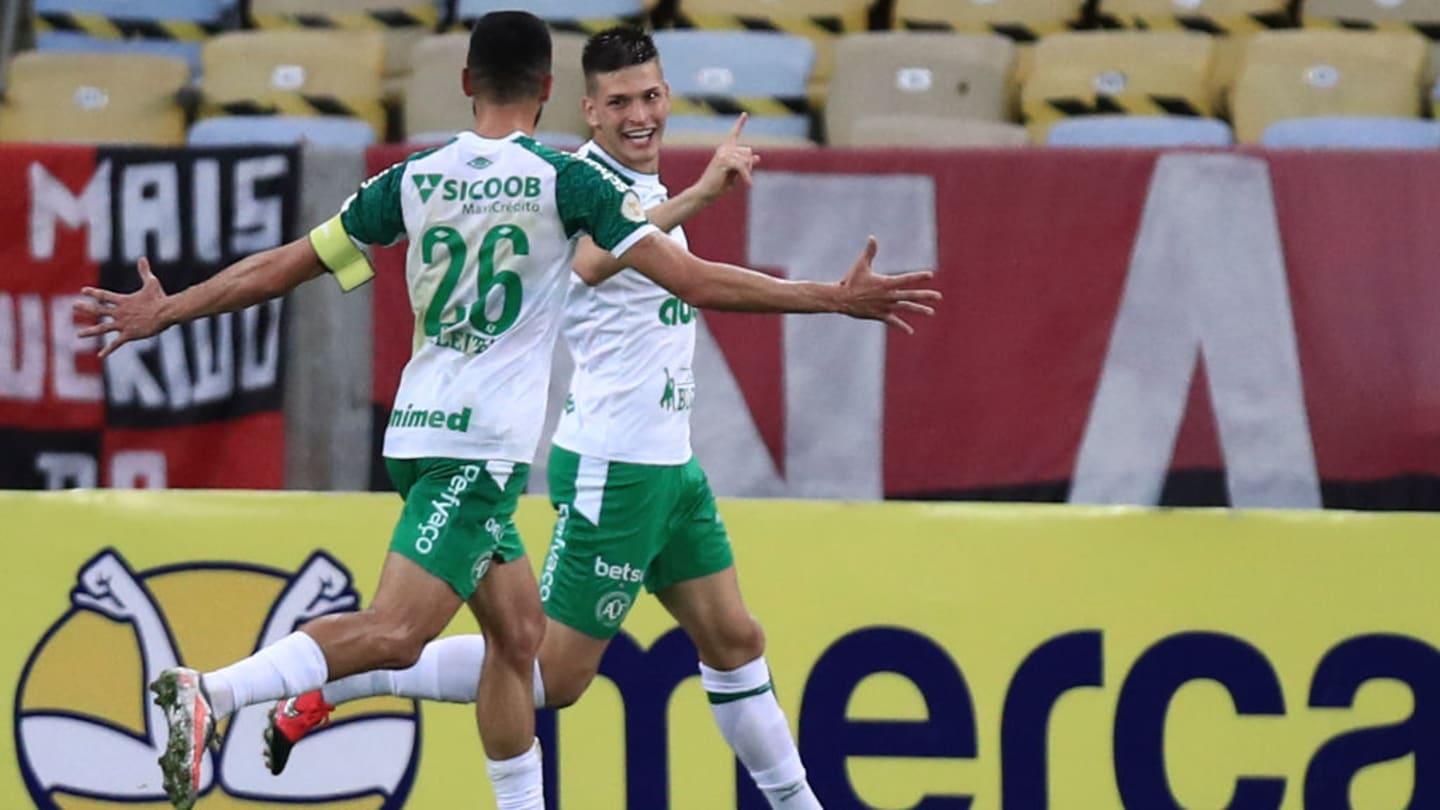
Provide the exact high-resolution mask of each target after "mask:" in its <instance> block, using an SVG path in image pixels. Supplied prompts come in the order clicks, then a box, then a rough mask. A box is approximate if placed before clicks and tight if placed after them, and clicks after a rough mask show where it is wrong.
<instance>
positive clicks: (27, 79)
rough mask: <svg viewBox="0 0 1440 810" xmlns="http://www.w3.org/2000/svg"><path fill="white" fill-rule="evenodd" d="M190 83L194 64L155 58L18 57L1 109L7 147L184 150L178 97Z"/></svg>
mask: <svg viewBox="0 0 1440 810" xmlns="http://www.w3.org/2000/svg"><path fill="white" fill-rule="evenodd" d="M189 80H190V68H189V65H188V64H186V62H184V61H183V60H180V59H175V58H171V57H166V56H157V55H154V54H107V53H50V52H42V51H28V52H26V53H22V54H18V55H16V56H15V58H14V59H12V60H11V61H10V65H9V81H8V86H7V88H6V93H5V98H4V101H3V103H0V141H32V142H41V141H50V142H54V141H62V142H80V143H141V144H153V145H179V144H182V143H184V141H185V112H184V110H183V109H182V108H181V106H180V104H179V103H178V102H177V95H178V93H179V92H180V90H181V88H182V87H184V86H185V85H186V84H187V83H188V82H189Z"/></svg>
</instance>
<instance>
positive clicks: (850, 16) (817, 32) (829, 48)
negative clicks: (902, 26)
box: [675, 0, 871, 105]
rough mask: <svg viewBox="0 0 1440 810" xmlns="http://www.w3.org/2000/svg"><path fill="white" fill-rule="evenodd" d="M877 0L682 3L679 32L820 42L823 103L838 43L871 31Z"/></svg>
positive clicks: (818, 99)
mask: <svg viewBox="0 0 1440 810" xmlns="http://www.w3.org/2000/svg"><path fill="white" fill-rule="evenodd" d="M870 6H871V0H785V2H783V3H779V2H776V1H775V0H682V2H681V3H680V4H679V7H678V8H677V10H676V12H675V25H676V27H678V28H704V29H712V30H733V31H781V32H784V33H788V34H799V35H800V36H803V37H807V38H809V40H810V41H811V42H813V43H815V70H814V72H813V73H812V74H811V76H810V98H811V99H812V100H813V101H814V102H815V103H816V104H817V105H820V104H823V103H824V99H825V94H826V88H827V87H828V86H829V84H830V77H831V75H833V73H834V65H835V55H834V40H835V38H836V37H838V36H840V35H843V34H851V33H858V32H861V31H864V30H866V29H867V28H869V22H870Z"/></svg>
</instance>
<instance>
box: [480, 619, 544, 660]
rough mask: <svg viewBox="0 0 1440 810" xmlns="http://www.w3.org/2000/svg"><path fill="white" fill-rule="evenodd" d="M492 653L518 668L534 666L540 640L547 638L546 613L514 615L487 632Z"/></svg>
mask: <svg viewBox="0 0 1440 810" xmlns="http://www.w3.org/2000/svg"><path fill="white" fill-rule="evenodd" d="M487 635H488V636H489V644H490V651H491V652H490V654H491V655H495V656H497V657H498V661H499V662H501V663H504V664H505V665H507V666H509V667H512V668H514V669H516V670H517V671H518V670H528V669H529V668H530V667H532V666H534V662H535V658H536V656H538V655H539V654H540V642H541V641H543V640H544V638H545V615H544V614H543V613H539V612H537V613H535V615H533V616H531V615H528V614H526V615H523V616H516V617H512V618H511V619H510V620H508V621H506V622H505V624H504V626H503V627H496V628H494V629H493V630H491V631H489V632H487Z"/></svg>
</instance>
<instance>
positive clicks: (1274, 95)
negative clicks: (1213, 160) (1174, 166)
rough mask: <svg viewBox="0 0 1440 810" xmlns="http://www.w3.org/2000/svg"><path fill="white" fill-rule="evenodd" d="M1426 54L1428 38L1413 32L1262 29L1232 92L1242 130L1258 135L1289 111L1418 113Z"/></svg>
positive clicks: (1247, 137)
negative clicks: (1262, 31) (1266, 30)
mask: <svg viewBox="0 0 1440 810" xmlns="http://www.w3.org/2000/svg"><path fill="white" fill-rule="evenodd" d="M1426 58H1427V56H1426V46H1425V40H1424V39H1423V38H1421V37H1420V36H1419V35H1418V34H1412V33H1404V32H1393V33H1376V32H1365V31H1316V30H1298V31H1270V32H1266V33H1262V34H1256V35H1255V36H1254V37H1252V38H1251V40H1250V43H1249V45H1248V46H1247V47H1246V49H1245V66H1244V68H1243V69H1242V70H1241V72H1240V76H1239V77H1238V78H1237V79H1236V82H1235V88H1234V90H1233V91H1232V92H1231V97H1230V110H1231V118H1232V121H1233V122H1234V124H1235V135H1236V137H1237V138H1238V139H1239V141H1240V142H1241V143H1257V142H1259V141H1260V139H1261V136H1262V134H1263V133H1264V131H1265V128H1266V127H1268V126H1269V125H1270V124H1272V123H1274V122H1276V121H1281V120H1284V119H1287V118H1313V117H1319V116H1355V115H1361V116H1385V117H1399V118H1414V117H1417V116H1418V115H1419V113H1420V97H1421V85H1422V80H1423V75H1424V72H1425V62H1426Z"/></svg>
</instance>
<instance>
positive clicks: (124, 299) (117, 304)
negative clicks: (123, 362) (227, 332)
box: [75, 239, 325, 357]
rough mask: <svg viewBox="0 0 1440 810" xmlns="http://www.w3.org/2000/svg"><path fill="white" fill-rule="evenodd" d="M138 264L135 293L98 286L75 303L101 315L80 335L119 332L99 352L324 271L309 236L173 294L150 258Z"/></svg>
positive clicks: (274, 293) (242, 304) (273, 293)
mask: <svg viewBox="0 0 1440 810" xmlns="http://www.w3.org/2000/svg"><path fill="white" fill-rule="evenodd" d="M138 269H139V272H140V289H138V290H136V291H135V292H133V293H117V292H114V291H113V290H105V289H99V288H96V287H85V288H84V289H82V290H80V294H81V295H83V296H85V298H84V299H82V300H80V301H77V302H76V304H75V311H76V312H80V313H83V314H86V315H93V316H95V317H97V318H100V319H101V320H100V322H99V323H95V324H92V325H90V326H87V327H85V328H83V329H81V330H80V336H81V337H93V336H96V335H107V334H114V335H115V339H114V340H111V341H110V342H109V343H106V344H105V345H104V346H103V347H102V348H101V349H100V356H101V357H106V356H108V355H109V354H111V353H112V352H114V351H115V350H116V349H118V348H120V347H121V346H123V345H125V344H126V343H129V342H130V341H132V340H140V339H141V338H147V337H150V336H151V335H155V334H158V333H160V332H161V331H162V330H164V329H166V328H167V327H169V326H172V325H174V324H177V323H184V322H186V321H191V320H194V319H196V318H203V317H205V316H206V315H216V314H219V313H221V312H234V311H236V310H241V309H245V308H246V307H249V306H253V305H255V304H258V303H261V302H262V301H268V300H269V299H271V298H276V297H278V296H281V295H284V294H285V293H287V292H289V291H290V290H292V289H294V288H295V287H298V286H299V285H301V284H303V283H304V282H306V281H309V280H310V279H312V278H315V277H316V276H318V275H320V274H321V273H322V272H324V270H325V266H324V265H323V264H322V263H321V262H320V257H319V256H318V255H316V253H315V248H314V247H313V246H312V245H311V244H310V240H309V239H296V240H295V241H293V242H290V243H289V244H285V245H281V246H279V247H276V248H271V249H270V250H265V251H261V252H260V253H256V254H253V255H250V256H247V257H245V258H243V259H241V260H240V261H238V262H235V263H234V264H232V265H230V266H229V267H226V268H225V269H224V270H221V271H220V272H219V273H216V274H215V275H214V276H212V277H211V278H209V279H207V280H206V281H203V282H201V283H199V284H196V285H195V286H193V287H190V288H188V289H185V290H182V291H180V292H178V293H175V294H174V295H167V294H166V293H165V290H164V289H163V288H162V287H161V286H160V280H159V279H157V278H156V277H155V274H154V273H153V272H151V270H150V262H149V260H148V259H145V258H141V259H140V262H139V264H138Z"/></svg>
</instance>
